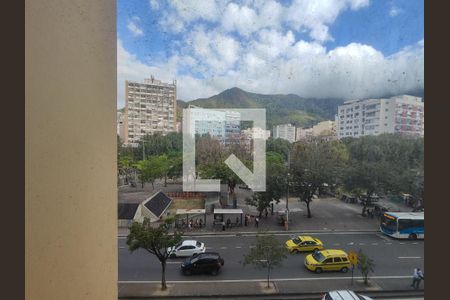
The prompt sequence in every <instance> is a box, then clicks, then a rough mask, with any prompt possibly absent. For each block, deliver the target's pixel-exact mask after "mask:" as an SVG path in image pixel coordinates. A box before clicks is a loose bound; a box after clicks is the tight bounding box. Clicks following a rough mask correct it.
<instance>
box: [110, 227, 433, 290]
mask: <svg viewBox="0 0 450 300" xmlns="http://www.w3.org/2000/svg"><path fill="white" fill-rule="evenodd" d="M308 235H309V234H308ZM310 235H313V236H316V237H317V238H319V239H321V240H322V242H323V243H324V245H325V248H326V249H342V250H345V251H346V252H348V251H350V250H353V251H356V252H357V251H358V250H359V249H362V250H363V251H364V252H365V253H366V254H367V255H368V256H369V257H370V258H372V259H373V260H374V262H375V272H374V273H373V274H372V275H371V277H372V278H380V279H390V278H392V279H405V278H410V277H411V276H412V272H413V269H414V268H415V267H420V268H421V269H422V270H424V242H423V241H409V240H406V241H405V240H395V239H391V238H389V237H386V236H384V235H382V234H381V233H376V232H367V233H355V232H334V233H320V232H319V233H316V234H310ZM276 237H277V239H278V240H279V241H280V243H284V241H286V240H287V239H289V238H290V237H291V234H278V235H276ZM185 239H196V240H199V241H201V242H204V243H205V245H206V249H207V251H213V252H218V253H220V255H221V256H222V257H223V258H224V260H225V265H224V266H223V268H222V270H221V272H220V273H219V274H218V275H217V276H211V275H192V276H184V275H183V274H181V272H180V264H181V263H182V261H183V260H184V259H182V258H176V259H169V260H168V262H167V270H166V280H168V281H169V282H178V281H183V282H199V283H200V282H204V281H210V282H251V281H260V280H265V276H266V273H265V270H258V269H256V268H254V267H253V266H245V267H244V266H243V265H242V263H241V262H242V261H243V256H244V255H245V254H246V253H248V251H249V250H250V247H252V246H253V245H254V242H255V236H254V234H243V235H241V236H236V235H235V234H230V235H208V236H199V237H188V238H185ZM118 248H119V249H118V251H119V282H142V281H146V282H159V281H160V279H161V266H160V263H159V261H158V260H157V258H156V257H155V256H153V255H151V254H149V253H148V252H146V251H144V250H137V251H136V252H134V253H130V251H129V250H128V248H127V245H126V239H125V238H123V237H119V239H118ZM305 255H306V254H303V253H302V254H288V256H287V258H286V259H285V260H284V261H283V265H282V266H280V267H277V268H276V269H275V270H273V271H272V275H271V278H272V280H273V281H280V282H283V281H295V280H299V281H309V280H321V279H327V280H347V279H349V278H351V270H350V271H349V272H348V273H346V274H344V273H338V272H329V273H323V274H315V273H313V272H310V271H308V270H306V269H305V267H304V266H303V260H304V257H305ZM354 275H355V277H360V276H361V275H360V272H359V271H358V270H357V269H356V268H355V271H354Z"/></svg>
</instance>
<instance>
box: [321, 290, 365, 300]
mask: <svg viewBox="0 0 450 300" xmlns="http://www.w3.org/2000/svg"><path fill="white" fill-rule="evenodd" d="M322 300H373V299H372V298H369V297H367V296H363V295H358V294H356V293H355V292H353V291H350V290H340V291H330V292H328V293H326V294H325V295H324V296H323V298H322Z"/></svg>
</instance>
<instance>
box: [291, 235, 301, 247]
mask: <svg viewBox="0 0 450 300" xmlns="http://www.w3.org/2000/svg"><path fill="white" fill-rule="evenodd" d="M292 241H293V242H294V244H297V245H298V244H300V243H301V242H302V240H301V239H300V238H298V237H297V238H295V239H293V240H292Z"/></svg>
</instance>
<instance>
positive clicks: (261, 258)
mask: <svg viewBox="0 0 450 300" xmlns="http://www.w3.org/2000/svg"><path fill="white" fill-rule="evenodd" d="M285 258H286V249H285V248H284V247H283V246H281V245H280V242H279V241H278V240H277V239H276V237H275V236H274V235H272V234H270V235H267V234H261V233H258V235H257V236H256V245H255V248H251V250H250V252H249V253H248V254H247V255H245V256H244V262H243V264H244V266H245V265H249V264H251V265H254V266H256V267H257V268H260V269H266V270H267V288H270V284H269V282H270V272H271V271H272V270H273V269H274V268H275V267H276V266H279V265H281V263H282V262H283V259H285Z"/></svg>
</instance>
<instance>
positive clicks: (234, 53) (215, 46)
mask: <svg viewBox="0 0 450 300" xmlns="http://www.w3.org/2000/svg"><path fill="white" fill-rule="evenodd" d="M187 45H189V46H190V49H191V50H192V54H193V56H195V57H196V58H197V59H198V60H199V61H201V62H202V64H204V66H205V68H204V69H203V70H202V71H204V72H207V73H209V74H214V73H217V74H221V73H224V72H225V71H227V70H228V69H232V68H233V67H234V64H235V62H236V61H237V59H238V58H239V52H240V46H239V43H238V42H237V41H236V40H235V39H234V38H232V37H230V36H228V35H226V34H222V33H220V32H217V31H206V30H205V29H204V28H203V27H201V26H199V27H196V28H195V29H194V30H193V31H192V32H191V33H190V34H189V36H188V37H187Z"/></svg>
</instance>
